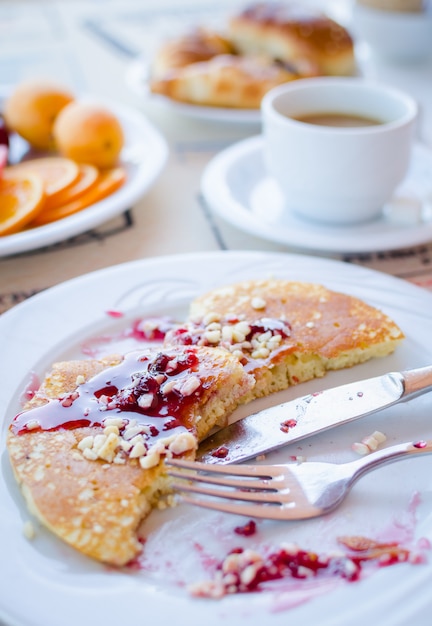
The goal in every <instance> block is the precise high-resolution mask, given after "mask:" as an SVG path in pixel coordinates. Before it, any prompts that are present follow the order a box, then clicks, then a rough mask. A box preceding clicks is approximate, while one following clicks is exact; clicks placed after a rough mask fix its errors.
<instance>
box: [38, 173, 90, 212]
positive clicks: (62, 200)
mask: <svg viewBox="0 0 432 626" xmlns="http://www.w3.org/2000/svg"><path fill="white" fill-rule="evenodd" d="M78 169H79V174H78V178H77V179H76V181H75V182H73V183H72V184H71V185H68V186H67V187H65V189H62V190H60V191H59V192H58V193H56V194H54V195H53V196H49V197H47V199H46V200H45V204H44V211H51V210H52V209H56V208H58V207H60V206H63V205H64V204H68V203H69V202H72V201H73V200H76V199H77V198H79V197H80V196H81V195H82V194H83V193H85V192H86V191H88V190H89V189H90V187H92V186H93V185H94V184H95V182H96V181H97V179H98V177H99V170H98V169H97V167H94V165H87V164H80V165H79V166H78Z"/></svg>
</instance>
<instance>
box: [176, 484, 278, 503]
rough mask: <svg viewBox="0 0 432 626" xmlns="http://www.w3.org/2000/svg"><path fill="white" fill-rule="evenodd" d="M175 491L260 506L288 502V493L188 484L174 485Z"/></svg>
mask: <svg viewBox="0 0 432 626" xmlns="http://www.w3.org/2000/svg"><path fill="white" fill-rule="evenodd" d="M172 486H173V488H174V489H175V490H176V491H189V492H192V493H198V494H200V495H203V496H214V497H217V498H227V499H228V500H243V501H245V502H260V503H261V504H280V505H282V504H286V503H287V502H289V499H288V493H284V492H281V491H276V492H275V491H270V492H268V491H243V490H241V491H240V490H239V489H237V490H231V491H230V490H229V489H212V488H208V487H203V486H201V485H199V486H197V485H190V484H188V483H174V484H173V485H172Z"/></svg>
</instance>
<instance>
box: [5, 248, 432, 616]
mask: <svg viewBox="0 0 432 626" xmlns="http://www.w3.org/2000/svg"><path fill="white" fill-rule="evenodd" d="M268 276H276V277H282V278H287V279H292V280H302V281H314V282H321V283H323V284H325V285H326V286H328V287H330V288H333V289H337V290H340V291H344V292H346V293H352V294H354V295H356V296H358V297H361V298H363V299H364V300H366V301H368V302H369V303H371V304H373V305H375V306H378V307H380V308H382V309H383V310H384V311H385V312H386V313H388V314H389V315H391V316H392V317H393V319H394V320H395V321H396V322H397V323H398V324H399V325H400V326H401V327H402V328H403V330H404V331H405V333H406V340H405V343H404V344H403V345H402V346H400V347H399V349H398V350H397V352H396V353H395V354H394V355H392V356H389V357H386V358H384V359H376V360H374V361H372V362H369V363H366V364H363V365H360V366H357V367H355V368H351V369H349V370H345V371H341V372H333V373H330V374H328V375H327V376H326V378H325V379H321V380H318V381H312V382H311V383H306V384H303V385H301V386H300V387H294V388H291V389H290V390H288V391H287V392H283V393H281V394H277V395H276V396H274V397H273V398H271V399H270V400H269V399H266V400H265V401H262V400H260V401H256V402H255V403H254V404H253V405H249V406H247V407H243V409H242V410H243V411H245V412H252V410H256V409H257V408H260V407H262V406H266V405H268V404H270V403H276V402H279V401H282V400H286V399H288V398H291V399H292V398H294V397H297V396H299V395H303V394H306V393H310V392H311V391H312V390H318V389H323V388H324V387H329V386H333V385H336V384H341V383H343V382H349V381H352V380H355V379H361V378H367V377H370V376H374V375H378V374H381V373H384V372H386V371H396V370H400V369H404V368H405V369H406V368H410V367H417V366H422V365H426V364H429V363H431V362H432V338H431V334H430V311H431V309H432V294H430V293H429V292H427V291H424V290H422V289H420V288H419V287H415V286H413V285H411V284H409V283H406V282H403V281H401V280H399V279H396V278H393V277H390V276H387V275H384V274H381V273H377V272H374V271H371V270H368V269H364V268H360V267H357V266H352V265H349V264H343V263H339V262H336V261H329V260H325V259H321V258H312V257H307V256H295V255H284V254H272V253H270V254H269V253H261V252H215V253H202V254H190V255H178V256H174V257H160V258H153V259H145V260H141V261H136V262H133V263H128V264H124V265H120V266H116V267H112V268H108V269H105V270H102V271H98V272H95V273H92V274H88V275H86V276H82V277H80V278H77V279H74V280H72V281H69V282H67V283H64V284H62V285H59V286H56V287H54V288H52V289H49V290H47V291H45V292H43V293H42V294H39V295H37V296H35V297H33V298H31V299H29V300H28V301H26V302H24V303H22V304H20V305H18V306H16V307H15V308H14V309H12V310H10V311H9V312H7V313H5V314H3V315H2V316H1V317H0V338H1V346H0V353H1V355H2V358H1V362H0V367H1V370H2V371H1V381H2V384H1V386H0V406H2V407H4V418H3V423H2V428H1V433H2V436H1V469H0V552H1V555H2V557H1V562H2V572H3V576H2V584H1V593H0V621H2V623H5V624H6V625H7V626H58V625H59V624H61V625H62V626H77V625H79V624H89V623H90V622H93V621H94V620H95V619H96V620H97V622H98V623H101V624H104V626H118V624H120V623H124V622H125V621H128V620H131V619H132V621H134V622H136V623H141V622H144V621H145V622H149V623H150V622H154V621H157V622H158V623H161V624H164V623H167V624H168V623H180V624H186V623H187V624H188V625H189V626H202V624H204V623H205V624H208V625H209V626H217V625H220V623H221V622H222V621H227V622H228V623H229V624H231V625H232V626H243V625H245V626H246V624H247V625H248V626H260V625H261V624H262V623H263V622H265V623H266V624H269V626H283V625H285V624H287V623H291V622H292V623H296V624H300V623H303V624H315V625H316V626H364V624H365V623H374V624H378V623H379V624H382V625H385V626H390V625H391V626H401V625H403V626H406V625H408V624H414V623H415V624H416V625H417V626H427V625H428V624H429V619H430V610H431V609H432V599H431V595H430V586H431V584H432V562H431V563H429V564H423V565H409V564H399V565H396V566H394V567H388V568H381V569H379V570H378V571H374V572H373V573H371V574H370V575H369V576H366V577H365V578H364V580H362V581H360V582H356V583H345V582H343V581H339V582H338V581H333V580H331V581H330V584H325V583H324V584H317V583H312V585H311V584H308V583H307V582H305V581H300V583H298V582H297V584H296V585H294V586H293V587H289V588H288V587H284V586H282V587H279V588H278V587H276V588H275V589H273V590H267V591H264V592H260V593H255V594H246V595H236V596H232V597H225V598H223V599H221V600H215V601H212V600H199V599H195V598H192V597H191V596H189V594H188V591H187V589H186V588H185V584H186V583H187V582H191V581H196V580H200V579H201V578H206V566H207V565H208V564H209V563H211V562H214V560H219V559H221V558H222V557H224V556H225V554H226V553H227V551H228V550H229V549H231V548H232V547H236V546H238V545H244V546H251V547H257V548H259V547H260V546H261V547H262V546H269V545H270V546H278V545H280V543H282V542H283V541H285V542H297V543H298V544H299V545H300V547H303V548H305V549H315V550H318V551H320V552H325V551H326V550H327V549H329V548H333V549H334V542H335V538H336V536H338V535H347V534H351V535H352V534H361V535H366V536H369V537H372V538H378V539H381V540H386V541H389V540H396V541H402V542H403V543H404V544H405V545H406V544H412V543H413V542H414V543H415V542H416V541H417V540H421V539H422V538H423V539H422V540H423V543H424V542H426V541H431V540H432V492H431V488H430V467H431V463H432V458H431V457H430V456H425V457H422V458H415V459H408V460H405V461H402V462H400V463H397V464H393V465H390V466H387V467H384V468H382V469H380V470H378V471H377V472H375V473H374V474H372V475H369V476H367V477H364V478H363V479H362V480H361V481H359V483H358V484H357V485H356V486H355V487H354V489H353V491H352V493H351V494H350V497H349V498H348V499H347V500H346V502H345V503H344V504H343V505H342V506H341V507H340V508H339V509H338V510H337V512H335V513H334V514H331V515H329V516H327V517H325V518H322V519H316V520H309V521H306V522H292V523H291V522H290V523H270V522H262V523H258V533H257V534H256V535H255V536H252V537H240V536H239V535H236V534H235V533H234V527H235V526H238V525H242V524H244V523H245V522H246V521H247V519H245V518H237V517H232V516H229V515H223V514H218V513H214V512H204V511H201V510H199V509H195V508H193V507H189V506H186V505H180V506H178V507H176V508H174V509H170V510H168V511H158V512H153V513H152V514H151V515H150V517H149V518H148V520H147V522H146V523H145V524H144V533H145V535H146V536H147V541H146V544H145V549H144V557H143V560H142V562H141V565H142V566H141V569H140V570H135V571H116V570H115V569H112V568H106V567H104V566H102V565H100V564H98V563H95V562H92V561H90V560H89V559H87V558H84V557H82V556H81V555H80V554H78V553H76V552H75V551H73V550H72V549H70V548H68V546H66V545H65V544H63V543H62V542H60V541H58V540H57V539H55V538H54V537H53V536H52V535H51V534H50V533H49V532H47V531H44V530H43V529H42V528H39V527H38V526H37V525H36V531H37V532H36V537H35V538H34V539H33V540H32V541H29V540H28V539H26V538H24V535H23V532H22V530H23V524H24V522H25V521H26V520H28V519H29V518H30V515H29V513H28V512H27V510H26V507H25V505H24V504H23V500H22V498H21V495H20V493H19V490H18V488H17V485H16V484H15V481H14V479H13V476H12V472H11V468H10V466H9V462H8V457H7V452H6V450H5V443H4V442H5V435H6V430H7V427H8V425H9V423H10V420H11V418H12V417H13V415H14V414H15V413H16V412H17V411H19V408H20V403H19V399H20V396H21V393H22V391H23V389H24V388H25V387H26V385H27V384H28V383H29V381H31V380H34V376H39V377H40V376H42V375H43V373H44V371H45V370H46V368H48V367H49V366H50V364H51V363H52V362H53V361H54V360H56V359H62V358H70V357H74V356H77V355H78V356H79V355H81V356H82V350H83V345H84V346H86V347H87V349H88V347H89V346H90V345H92V346H93V348H95V350H96V353H97V352H98V350H99V351H100V352H103V351H106V352H109V351H111V350H112V348H113V344H111V343H109V342H108V343H106V342H104V341H103V340H102V338H103V337H106V336H107V335H114V334H116V333H120V331H121V330H122V329H124V328H125V326H127V325H128V324H129V323H130V321H131V320H133V319H136V318H137V317H138V316H142V317H146V316H148V315H160V314H164V313H167V314H170V315H174V316H175V317H177V318H183V317H184V316H185V314H186V309H187V304H188V302H189V301H190V299H191V298H192V297H194V296H195V295H196V294H198V293H201V292H203V291H204V290H208V289H211V288H212V287H214V286H216V285H221V284H228V283H231V282H233V281H237V280H241V279H244V278H265V277H268ZM113 310H114V311H117V312H122V313H123V314H124V316H123V317H113V316H112V315H109V314H108V312H110V311H111V312H112V311H113ZM89 338H99V339H100V341H97V340H96V341H93V342H90V343H89ZM237 417H238V415H237ZM376 429H378V430H381V431H382V432H384V433H386V435H387V443H388V444H393V443H396V442H401V441H408V440H418V439H423V438H432V422H431V419H430V398H428V397H427V395H426V396H422V397H420V398H417V399H415V400H412V401H411V402H408V403H404V404H402V405H398V406H396V407H393V408H392V409H387V410H386V411H383V412H381V413H380V414H377V415H375V416H369V417H366V418H363V419H361V420H359V421H356V422H354V423H351V424H349V425H345V426H341V427H339V428H338V429H335V430H331V431H328V432H327V433H323V434H321V435H319V436H315V437H311V438H309V439H307V440H305V441H304V442H300V445H299V444H296V445H292V446H289V447H287V448H285V449H283V450H281V451H279V452H278V453H273V455H269V457H268V460H269V461H273V460H274V461H278V462H280V461H282V460H283V459H285V460H288V459H289V458H290V455H293V454H295V455H297V454H301V455H304V456H306V458H307V459H308V460H313V459H321V460H323V459H326V460H332V461H344V460H349V459H352V458H353V457H354V456H355V455H354V453H353V452H352V451H351V447H350V446H351V443H352V442H353V441H358V440H359V438H362V437H363V436H365V435H367V434H370V433H371V432H373V431H374V430H376ZM431 559H432V556H431Z"/></svg>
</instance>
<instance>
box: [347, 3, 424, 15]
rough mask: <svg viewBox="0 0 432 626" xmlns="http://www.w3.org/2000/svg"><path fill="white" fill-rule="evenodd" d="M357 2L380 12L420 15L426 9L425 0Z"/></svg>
mask: <svg viewBox="0 0 432 626" xmlns="http://www.w3.org/2000/svg"><path fill="white" fill-rule="evenodd" d="M357 2H358V4H363V5H365V6H368V7H371V8H372V9H378V10H379V11H396V12H406V13H419V12H421V11H424V10H425V9H426V1H425V0H357Z"/></svg>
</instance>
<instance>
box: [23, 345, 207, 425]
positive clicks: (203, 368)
mask: <svg viewBox="0 0 432 626" xmlns="http://www.w3.org/2000/svg"><path fill="white" fill-rule="evenodd" d="M209 370H210V365H209V364H208V363H207V364H206V363H204V362H203V360H200V359H199V358H198V356H197V354H196V351H195V349H194V348H189V349H186V350H182V351H178V350H177V351H176V350H172V351H170V350H168V351H167V352H160V351H158V352H155V351H151V350H150V349H149V350H146V351H139V352H133V353H130V354H128V355H127V356H126V357H125V358H124V360H123V361H122V362H121V363H120V364H119V365H116V366H114V367H110V368H108V369H106V370H104V371H102V372H100V373H99V374H97V375H96V376H94V377H93V378H91V379H90V380H89V381H87V382H85V383H84V384H82V385H80V386H79V387H77V389H76V390H75V391H73V392H72V393H68V394H65V395H64V396H63V397H61V398H58V399H55V400H50V401H49V402H48V403H47V404H44V405H43V406H40V407H35V408H33V409H31V410H29V411H24V412H22V413H19V414H18V415H17V416H16V417H15V419H14V421H13V422H12V424H11V429H12V431H13V432H14V433H15V434H22V433H25V432H29V431H30V430H56V429H59V428H67V429H71V428H79V427H82V426H100V425H101V423H102V422H103V420H105V419H107V418H114V417H115V418H118V417H121V418H122V419H123V420H126V421H131V420H137V422H138V423H140V424H145V425H146V426H148V431H149V434H150V436H152V437H158V436H159V435H160V434H161V433H162V432H164V431H167V430H170V431H173V430H176V429H181V430H185V429H187V428H188V423H187V421H188V420H187V418H188V414H189V410H188V408H189V407H190V406H191V404H193V403H194V402H196V401H197V398H199V397H200V396H201V395H202V393H203V392H204V391H205V389H206V388H207V387H208V386H209V385H210V384H211V378H212V377H211V376H209Z"/></svg>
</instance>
